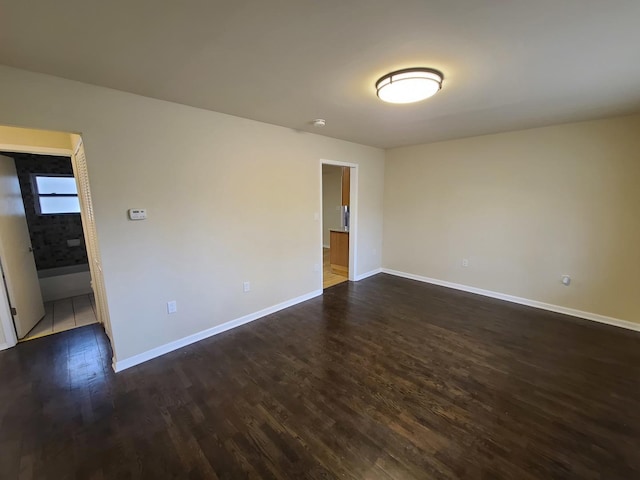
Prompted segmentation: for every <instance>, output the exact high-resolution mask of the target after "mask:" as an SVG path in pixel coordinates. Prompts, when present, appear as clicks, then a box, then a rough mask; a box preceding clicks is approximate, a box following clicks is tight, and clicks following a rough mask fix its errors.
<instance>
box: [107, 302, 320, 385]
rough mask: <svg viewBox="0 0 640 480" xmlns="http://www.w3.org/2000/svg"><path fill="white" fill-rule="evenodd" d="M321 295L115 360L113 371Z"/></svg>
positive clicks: (281, 304)
mask: <svg viewBox="0 0 640 480" xmlns="http://www.w3.org/2000/svg"><path fill="white" fill-rule="evenodd" d="M320 295H322V290H314V291H313V292H310V293H307V294H305V295H302V296H300V297H296V298H292V299H291V300H287V301H285V302H282V303H278V304H277V305H273V306H271V307H267V308H264V309H262V310H259V311H257V312H254V313H250V314H248V315H245V316H243V317H240V318H236V319H235V320H231V321H229V322H225V323H223V324H221V325H217V326H215V327H211V328H208V329H206V330H203V331H201V332H198V333H194V334H193V335H189V336H187V337H184V338H181V339H179V340H175V341H173V342H169V343H166V344H164V345H161V346H159V347H156V348H152V349H151V350H147V351H146V352H143V353H139V354H138V355H134V356H133V357H129V358H125V359H124V360H116V359H115V358H114V360H113V364H112V367H113V370H114V371H115V372H121V371H122V370H125V369H127V368H131V367H133V366H135V365H139V364H141V363H144V362H146V361H148V360H151V359H153V358H156V357H160V356H162V355H164V354H165V353H169V352H172V351H174V350H177V349H179V348H182V347H186V346H187V345H191V344H192V343H195V342H199V341H200V340H204V339H205V338H209V337H212V336H214V335H217V334H219V333H222V332H226V331H227V330H231V329H232V328H236V327H239V326H241V325H244V324H246V323H250V322H253V321H254V320H258V319H259V318H262V317H266V316H267V315H271V314H272V313H276V312H279V311H280V310H283V309H285V308H289V307H292V306H294V305H297V304H298V303H302V302H306V301H307V300H311V299H312V298H315V297H318V296H320Z"/></svg>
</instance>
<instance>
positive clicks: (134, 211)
mask: <svg viewBox="0 0 640 480" xmlns="http://www.w3.org/2000/svg"><path fill="white" fill-rule="evenodd" d="M146 218H147V209H146V208H130V209H129V219H130V220H145V219H146Z"/></svg>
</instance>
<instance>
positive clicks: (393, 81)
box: [376, 67, 444, 103]
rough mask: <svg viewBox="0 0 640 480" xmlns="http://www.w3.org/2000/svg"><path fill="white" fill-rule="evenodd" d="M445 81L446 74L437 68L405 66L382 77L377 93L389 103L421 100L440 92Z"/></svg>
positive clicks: (377, 85)
mask: <svg viewBox="0 0 640 480" xmlns="http://www.w3.org/2000/svg"><path fill="white" fill-rule="evenodd" d="M443 81H444V74H443V73H442V72H441V71H440V70H436V69H435V68H426V67H413V68H404V69H402V70H396V71H394V72H391V73H387V74H386V75H384V76H382V77H380V78H379V79H378V81H377V82H376V94H377V95H378V98H380V100H382V101H384V102H388V103H414V102H420V101H422V100H426V99H427V98H430V97H432V96H434V95H435V94H436V93H438V92H439V91H440V89H441V88H442V82H443Z"/></svg>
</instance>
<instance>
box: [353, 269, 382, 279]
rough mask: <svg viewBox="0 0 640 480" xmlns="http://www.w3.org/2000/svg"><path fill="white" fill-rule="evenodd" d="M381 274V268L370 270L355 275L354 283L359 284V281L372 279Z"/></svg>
mask: <svg viewBox="0 0 640 480" xmlns="http://www.w3.org/2000/svg"><path fill="white" fill-rule="evenodd" d="M381 272H382V269H381V268H376V269H375V270H371V271H369V272H366V273H363V274H361V275H356V278H355V281H356V282H359V281H360V280H364V279H365V278H369V277H372V276H373V275H377V274H378V273H381Z"/></svg>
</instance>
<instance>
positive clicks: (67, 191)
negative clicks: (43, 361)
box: [0, 152, 97, 341]
mask: <svg viewBox="0 0 640 480" xmlns="http://www.w3.org/2000/svg"><path fill="white" fill-rule="evenodd" d="M12 163H13V165H11V164H12ZM0 169H1V170H2V173H3V185H5V184H8V183H9V182H11V183H12V184H15V180H16V179H17V181H18V186H19V190H20V195H21V198H22V203H23V208H22V209H21V208H20V205H18V203H19V202H18V201H16V202H15V204H14V205H13V209H14V214H15V216H14V221H13V222H11V224H9V225H6V227H7V228H8V229H9V231H6V232H5V233H4V236H5V237H6V236H15V235H19V239H18V242H16V243H17V245H16V246H17V247H18V248H17V249H16V250H15V251H12V252H10V253H14V254H19V246H20V244H22V245H29V249H30V253H31V254H32V256H33V260H34V261H35V268H36V272H37V273H36V275H37V279H38V285H33V286H32V285H28V286H25V285H24V284H23V286H22V287H21V289H22V290H26V289H29V290H31V291H30V293H29V296H30V305H31V306H32V307H33V308H36V307H39V305H40V304H41V303H42V304H43V306H44V312H42V310H41V309H40V308H38V310H37V311H34V312H24V311H23V312H18V314H16V315H14V316H13V322H14V327H15V330H16V335H17V337H18V341H25V340H33V339H35V338H39V337H42V336H46V335H51V334H53V333H59V332H63V331H66V330H70V329H73V328H77V327H81V326H85V325H90V324H92V323H97V316H96V313H95V309H96V307H95V297H94V295H93V291H92V288H91V275H90V273H89V262H88V257H87V249H86V245H85V240H84V233H83V228H82V219H81V217H80V202H79V199H78V189H77V183H76V178H75V176H74V174H73V167H72V164H71V157H70V156H69V157H66V156H54V155H39V154H31V153H20V152H0ZM9 188H10V189H11V190H12V191H11V194H14V193H17V192H14V191H13V190H17V189H16V187H15V186H13V185H12V187H9ZM7 194H8V192H7V191H6V190H5V191H3V192H0V196H3V197H4V196H6V195H7ZM3 200H4V199H3ZM25 224H26V227H27V231H26V232H24V226H25ZM27 236H28V238H27ZM6 240H7V239H6V238H3V241H6ZM29 260H30V258H25V259H24V261H25V264H24V266H23V271H22V272H21V273H22V274H27V273H28V274H29V275H32V273H31V272H32V268H31V265H30V264H29V265H27V263H30V262H29ZM10 261H11V259H7V262H8V263H9V262H10ZM5 281H6V279H5ZM17 281H18V282H22V280H20V279H18V280H17ZM37 288H39V290H40V296H39V297H40V298H41V301H40V300H38V298H39V297H38V292H37V291H36V289H37ZM7 290H9V289H7ZM29 290H27V291H29ZM16 295H19V294H18V293H17V292H16ZM38 317H41V319H40V320H39V321H37V319H38ZM35 321H37V323H35V324H33V322H35Z"/></svg>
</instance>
